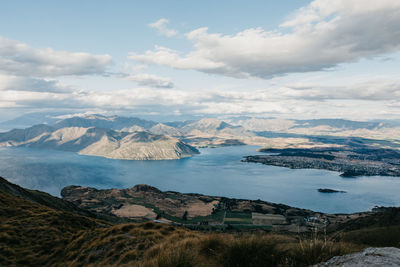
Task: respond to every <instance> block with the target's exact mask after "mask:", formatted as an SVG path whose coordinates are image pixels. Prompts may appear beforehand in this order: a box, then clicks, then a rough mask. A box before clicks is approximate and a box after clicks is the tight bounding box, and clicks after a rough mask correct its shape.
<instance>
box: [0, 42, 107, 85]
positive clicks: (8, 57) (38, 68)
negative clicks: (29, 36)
mask: <svg viewBox="0 0 400 267" xmlns="http://www.w3.org/2000/svg"><path fill="white" fill-rule="evenodd" d="M111 63H112V59H111V56H109V55H92V54H89V53H83V52H67V51H56V50H53V49H51V48H41V49H37V48H32V47H30V46H28V45H27V44H24V43H20V42H17V41H14V40H10V39H6V38H3V37H0V73H3V74H9V75H15V76H34V77H56V76H63V75H91V74H100V75H101V74H104V73H105V72H106V69H107V67H108V66H109V65H110V64H111Z"/></svg>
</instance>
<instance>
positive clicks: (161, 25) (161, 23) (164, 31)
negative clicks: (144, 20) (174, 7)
mask: <svg viewBox="0 0 400 267" xmlns="http://www.w3.org/2000/svg"><path fill="white" fill-rule="evenodd" d="M168 23H169V21H168V20H167V19H165V18H162V19H159V20H157V21H156V22H153V23H150V24H149V27H150V28H153V29H156V30H157V31H158V33H159V34H161V35H165V36H167V37H172V36H175V35H177V34H178V32H177V31H176V30H173V29H168V27H167V24H168Z"/></svg>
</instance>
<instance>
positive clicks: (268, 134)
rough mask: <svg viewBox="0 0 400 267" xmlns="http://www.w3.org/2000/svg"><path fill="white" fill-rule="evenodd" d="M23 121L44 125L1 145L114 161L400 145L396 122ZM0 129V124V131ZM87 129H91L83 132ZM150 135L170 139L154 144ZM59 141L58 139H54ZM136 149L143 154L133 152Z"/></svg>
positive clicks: (1, 138)
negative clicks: (340, 143)
mask: <svg viewBox="0 0 400 267" xmlns="http://www.w3.org/2000/svg"><path fill="white" fill-rule="evenodd" d="M27 118H28V119H29V120H32V119H34V118H36V119H38V120H39V119H40V120H39V121H42V120H45V119H46V118H47V119H48V120H47V122H48V123H47V124H41V125H35V126H34V127H29V128H27V129H24V130H21V129H18V130H17V129H14V130H11V131H9V132H7V133H0V143H1V145H3V146H22V145H23V146H34V147H42V148H56V149H62V150H68V151H75V152H79V153H82V154H88V155H99V156H107V157H111V158H118V159H121V158H123V159H125V158H127V159H176V158H181V157H185V156H190V155H192V154H193V153H194V154H195V153H197V152H193V151H192V152H191V149H186V148H187V146H185V145H184V144H188V145H191V146H194V147H218V146H230V145H257V146H263V147H267V148H288V147H292V148H307V147H315V146H326V145H332V144H331V142H328V143H326V142H325V143H324V142H320V141H318V142H317V141H315V140H316V139H315V137H316V136H321V137H326V136H334V137H361V138H367V139H375V140H385V141H388V142H395V143H396V142H397V141H396V140H400V134H399V133H400V123H397V121H395V120H394V121H366V122H363V121H351V120H344V119H314V120H294V119H279V118H256V117H245V116H242V117H231V118H227V119H224V120H221V119H217V118H203V119H200V120H191V121H182V122H176V121H175V122H165V123H160V122H156V121H150V120H144V119H140V118H136V117H121V116H104V115H100V114H83V115H79V116H57V118H58V119H57V120H56V121H55V120H54V119H55V117H51V116H48V117H46V116H43V114H42V115H40V116H39V115H37V116H33V115H31V116H27ZM22 120H23V119H15V120H14V121H18V122H21V121H22ZM1 125H2V124H1V123H0V128H1ZM89 128H93V129H92V130H87V129H89ZM84 129H86V130H84ZM41 131H42V132H41ZM45 132H51V133H52V134H51V137H50V136H47V137H45V136H40V135H41V134H44V133H45ZM138 132H147V133H148V134H147V136H148V137H149V138H150V139H152V140H153V141H154V143H153V144H152V145H150V142H142V145H141V146H138V145H137V144H136V145H132V144H133V143H137V142H138V141H137V140H135V138H133V139H132V138H130V137H128V135H129V133H130V134H133V133H138ZM123 133H128V134H123ZM153 135H154V136H159V135H163V136H168V138H164V139H160V138H158V139H157V140H156V139H154V138H153V137H152V136H153ZM131 137H132V136H131ZM35 138H36V139H35ZM60 138H61V139H62V140H58V139H60ZM72 140H75V141H74V142H72ZM129 140H130V141H129ZM167 140H168V141H167ZM321 140H323V139H321ZM28 141H29V142H28ZM95 143H96V144H95ZM167 143H168V144H167ZM83 144H86V146H84V145H83ZM178 144H179V145H178ZM137 150H141V151H142V152H141V153H139V152H138V153H136V152H135V151H137ZM128 151H130V152H128ZM132 151H133V153H131V152H132Z"/></svg>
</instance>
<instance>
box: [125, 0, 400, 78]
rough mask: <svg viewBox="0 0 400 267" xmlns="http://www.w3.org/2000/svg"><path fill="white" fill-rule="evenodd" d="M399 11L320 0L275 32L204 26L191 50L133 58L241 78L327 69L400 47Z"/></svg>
mask: <svg viewBox="0 0 400 267" xmlns="http://www.w3.org/2000/svg"><path fill="white" fill-rule="evenodd" d="M399 10H400V1H398V0H379V1H376V0H336V1H331V0H315V1H313V2H311V3H310V4H309V5H307V6H305V7H303V8H301V9H300V10H298V12H297V13H295V14H294V15H293V17H292V18H290V19H289V20H287V21H285V22H284V23H282V25H281V28H279V29H277V30H275V31H265V30H264V29H262V28H251V29H247V30H244V31H242V32H238V33H237V34H234V35H223V34H218V33H209V32H208V29H207V28H200V29H197V30H194V31H192V32H190V33H188V34H187V35H186V38H187V39H188V40H190V41H192V42H193V43H194V50H193V51H191V52H189V53H187V54H184V55H182V54H181V53H179V52H178V51H175V50H172V49H168V48H165V47H160V46H156V47H155V49H154V50H148V51H146V52H145V53H144V54H138V53H130V55H129V58H130V59H132V60H134V61H139V62H142V63H145V64H159V65H166V66H169V67H172V68H176V69H193V70H198V71H202V72H206V73H214V74H220V75H225V76H230V77H237V78H249V77H259V78H264V79H268V78H271V77H274V76H279V75H284V74H288V73H296V72H310V71H319V70H326V69H329V68H332V67H335V66H337V65H338V64H341V63H346V62H354V61H357V60H359V59H361V58H370V57H374V56H378V55H383V54H387V53H392V52H395V51H398V50H399V49H400V27H399V26H398V25H400V12H399ZM166 22H167V21H166V20H160V21H158V22H156V23H154V27H158V26H163V25H165V23H166Z"/></svg>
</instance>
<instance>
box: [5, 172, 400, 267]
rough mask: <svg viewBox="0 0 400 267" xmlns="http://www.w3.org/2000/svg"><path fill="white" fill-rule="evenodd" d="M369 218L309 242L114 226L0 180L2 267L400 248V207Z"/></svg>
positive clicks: (245, 262) (311, 255)
mask: <svg viewBox="0 0 400 267" xmlns="http://www.w3.org/2000/svg"><path fill="white" fill-rule="evenodd" d="M39 202H41V203H39ZM54 203H56V204H54ZM371 216H372V217H371V218H370V219H368V217H363V218H360V219H358V221H356V222H354V223H353V222H347V223H346V224H345V225H343V227H342V228H341V229H339V228H338V229H336V230H332V231H331V232H328V233H327V235H322V236H321V237H319V236H318V235H315V234H313V235H312V237H311V238H310V237H309V235H307V234H305V235H296V234H283V233H281V234H271V233H268V232H265V231H256V232H240V233H235V232H225V233H223V232H220V231H217V232H215V233H210V232H198V231H192V230H188V229H187V228H183V227H178V226H173V225H168V224H160V223H158V224H155V223H152V222H146V223H128V224H126V223H125V224H116V223H113V222H110V221H107V220H99V219H95V218H93V217H91V216H90V215H88V216H84V215H81V214H80V209H79V208H77V207H74V206H73V205H72V204H71V203H68V202H66V201H63V200H61V199H57V198H54V197H51V196H49V195H48V194H45V193H42V192H38V191H32V190H26V189H24V188H21V187H19V186H17V185H14V184H11V183H9V182H7V181H6V180H4V179H0V266H21V265H23V266H146V267H147V266H149V267H150V266H217V267H218V266H253V267H256V266H309V265H312V264H316V263H318V262H322V261H327V260H329V259H330V258H332V257H333V256H337V255H343V254H346V253H351V252H356V251H360V250H361V249H363V248H364V247H366V246H369V245H370V244H371V240H372V239H374V242H375V246H400V243H399V241H400V231H399V229H400V226H399V225H398V222H399V218H400V212H399V209H390V210H389V212H388V210H385V209H383V210H382V212H379V213H376V214H375V215H371ZM371 222H374V223H371ZM381 223H382V224H381ZM388 227H389V228H388ZM396 229H397V231H396ZM384 232H386V233H387V234H386V236H385V235H382V233H384ZM349 234H351V235H349ZM389 235H390V240H387V237H388V236H389ZM360 236H362V237H363V239H362V240H361V239H360V238H359V239H357V237H360ZM377 236H378V238H376V237H377ZM346 239H348V240H351V241H350V242H352V243H350V242H343V240H346ZM376 242H379V243H378V244H376ZM395 242H397V243H395Z"/></svg>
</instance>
